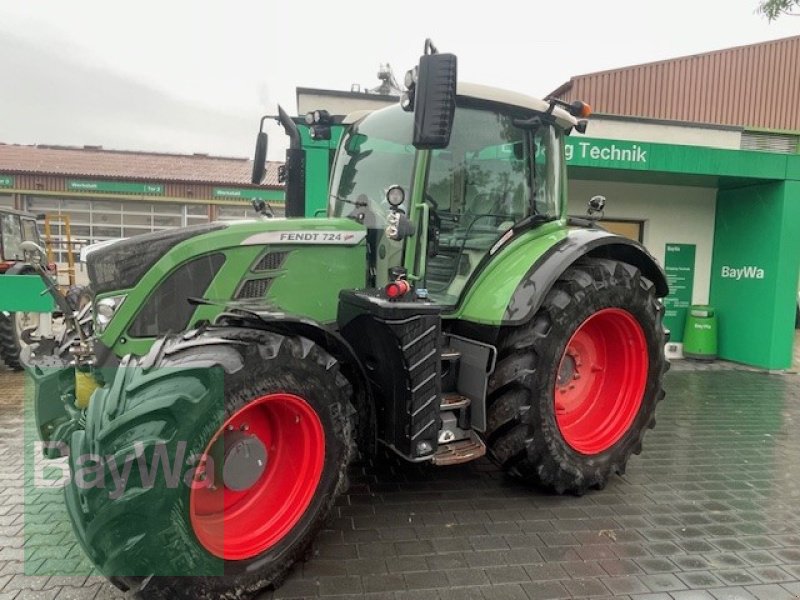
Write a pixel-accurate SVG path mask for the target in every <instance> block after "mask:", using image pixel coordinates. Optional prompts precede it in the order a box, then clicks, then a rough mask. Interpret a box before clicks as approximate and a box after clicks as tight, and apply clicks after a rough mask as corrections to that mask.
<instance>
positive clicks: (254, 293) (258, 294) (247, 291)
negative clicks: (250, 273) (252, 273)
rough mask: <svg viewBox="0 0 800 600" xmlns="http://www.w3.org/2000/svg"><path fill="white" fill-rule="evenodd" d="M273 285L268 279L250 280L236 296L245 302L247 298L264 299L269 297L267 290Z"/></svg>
mask: <svg viewBox="0 0 800 600" xmlns="http://www.w3.org/2000/svg"><path fill="white" fill-rule="evenodd" d="M271 284H272V279H271V278H269V277H267V278H264V279H249V280H248V281H245V282H244V284H243V285H242V287H240V288H239V292H238V293H237V294H236V299H237V300H244V299H246V298H263V297H264V296H266V295H267V290H269V286H270V285H271Z"/></svg>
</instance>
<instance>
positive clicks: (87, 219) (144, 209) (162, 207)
mask: <svg viewBox="0 0 800 600" xmlns="http://www.w3.org/2000/svg"><path fill="white" fill-rule="evenodd" d="M26 208H27V210H28V211H30V212H32V213H34V214H36V215H49V216H50V220H51V227H50V230H51V231H50V233H51V238H52V239H51V240H50V243H51V245H52V247H53V252H54V257H53V258H54V259H55V260H56V262H60V263H65V262H67V252H68V249H67V245H68V244H67V231H66V227H65V224H64V222H63V220H62V219H63V217H64V216H65V215H69V218H70V238H71V241H72V252H73V256H74V258H75V260H76V261H77V260H78V258H79V255H80V251H81V249H82V248H83V247H85V246H87V245H88V244H94V243H97V242H102V241H105V240H113V239H118V238H128V237H132V236H134V235H139V234H142V233H150V232H152V231H161V230H164V229H175V228H177V227H185V226H186V225H196V224H198V223H207V222H208V205H207V204H188V205H184V204H175V203H161V202H136V201H130V200H124V201H120V200H113V199H110V198H98V199H97V200H94V199H92V200H84V199H73V198H57V197H35V196H34V197H29V198H27V206H26ZM39 223H40V227H41V228H42V233H46V232H45V231H44V220H43V219H42V220H40V221H39Z"/></svg>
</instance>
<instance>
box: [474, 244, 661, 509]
mask: <svg viewBox="0 0 800 600" xmlns="http://www.w3.org/2000/svg"><path fill="white" fill-rule="evenodd" d="M663 311H664V309H663V306H662V304H661V302H659V301H658V299H657V298H656V297H655V288H654V285H653V283H652V282H651V281H649V280H648V279H646V278H645V277H643V276H642V274H641V273H640V272H639V270H638V269H637V268H636V267H634V266H632V265H629V264H626V263H622V262H619V261H614V260H607V259H590V258H585V259H582V260H581V261H579V262H578V263H576V264H575V265H573V266H571V267H569V268H568V269H567V270H566V271H565V272H564V273H563V274H562V276H561V277H560V278H559V280H558V281H557V282H556V283H555V285H554V286H553V288H552V289H551V290H550V291H549V292H548V293H547V296H546V297H545V299H544V302H543V304H542V306H541V308H540V309H539V311H538V312H537V313H536V315H535V316H534V318H533V319H532V320H531V321H530V322H529V323H527V324H526V325H523V326H520V327H516V328H509V329H507V330H505V331H504V332H503V334H502V338H501V341H500V344H499V348H498V349H499V360H498V364H497V368H496V369H495V373H494V375H493V376H492V379H491V381H490V387H489V399H488V426H487V440H488V446H489V451H490V456H491V457H492V458H493V459H494V460H495V461H496V462H497V463H498V464H499V465H500V466H501V467H502V468H503V469H505V470H506V471H507V472H508V473H510V474H511V475H513V476H516V477H518V478H521V479H523V480H525V481H528V482H531V483H536V484H539V485H541V486H544V487H545V488H549V489H552V490H554V491H555V492H557V493H565V492H570V493H575V494H582V493H584V492H585V491H587V490H588V489H590V488H602V487H604V486H605V485H606V483H607V481H608V479H609V477H610V476H611V475H613V474H616V473H618V474H622V473H624V471H625V468H626V465H627V462H628V459H629V458H630V456H631V454H638V453H639V452H641V448H642V439H643V437H644V434H645V432H646V431H647V429H649V428H652V427H653V426H654V425H655V408H656V404H657V403H658V401H660V400H661V399H662V398H663V397H664V391H663V387H662V382H663V377H664V373H665V372H666V370H667V368H668V363H667V362H666V360H665V358H664V344H665V343H666V338H665V333H664V329H663V326H662V324H661V322H662V317H663Z"/></svg>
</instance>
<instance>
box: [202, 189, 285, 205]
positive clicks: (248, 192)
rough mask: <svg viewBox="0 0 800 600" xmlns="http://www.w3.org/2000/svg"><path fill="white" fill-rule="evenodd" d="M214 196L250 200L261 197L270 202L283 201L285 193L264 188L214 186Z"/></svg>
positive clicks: (260, 198)
mask: <svg viewBox="0 0 800 600" xmlns="http://www.w3.org/2000/svg"><path fill="white" fill-rule="evenodd" d="M213 195H214V198H219V199H228V200H243V201H247V202H249V201H250V200H254V199H256V198H257V199H259V200H266V201H268V202H283V199H284V194H283V191H282V190H264V189H255V188H214V191H213Z"/></svg>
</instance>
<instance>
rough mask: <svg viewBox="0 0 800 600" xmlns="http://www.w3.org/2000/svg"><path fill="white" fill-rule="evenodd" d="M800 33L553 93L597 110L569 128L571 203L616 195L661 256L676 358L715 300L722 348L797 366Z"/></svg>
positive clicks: (734, 355) (614, 216)
mask: <svg viewBox="0 0 800 600" xmlns="http://www.w3.org/2000/svg"><path fill="white" fill-rule="evenodd" d="M798 72H800V36H796V37H792V38H787V39H782V40H774V41H770V42H765V43H761V44H753V45H750V46H742V47H738V48H729V49H724V50H719V51H715V52H709V53H705V54H699V55H693V56H686V57H680V58H675V59H671V60H666V61H660V62H656V63H649V64H644V65H635V66H632V67H624V68H621V69H613V70H610V71H604V72H601V73H590V74H587V75H580V76H576V77H572V78H571V79H570V80H569V81H567V82H566V83H564V84H563V85H562V86H560V87H559V88H558V89H556V90H555V91H554V92H553V93H552V94H551V96H552V97H557V98H560V99H563V100H566V101H573V100H576V99H581V100H584V101H586V102H588V103H589V104H591V105H592V106H593V108H594V110H595V111H596V113H597V114H596V115H595V116H594V117H593V118H592V119H591V120H590V123H589V129H588V131H587V135H586V136H580V135H576V134H573V136H571V138H570V141H569V147H568V158H569V171H570V177H571V180H572V181H571V184H570V210H571V211H572V212H574V213H577V212H579V211H580V209H581V202H583V201H584V199H585V198H587V197H588V196H589V195H592V194H602V195H605V196H606V197H607V199H608V202H607V208H606V211H605V218H606V219H607V220H609V221H611V223H610V224H609V225H610V227H611V228H613V227H615V226H616V223H617V222H621V223H625V224H627V227H628V232H629V233H633V234H635V235H638V236H639V237H640V239H641V240H642V241H643V242H644V244H645V245H646V246H647V247H648V249H649V250H650V251H651V252H652V253H653V254H654V255H655V256H656V257H657V258H658V259H659V260H660V261H661V262H662V264H663V265H664V266H665V268H666V271H667V275H668V277H669V279H670V288H671V292H670V296H669V297H668V298H667V300H666V304H667V318H666V321H667V325H668V327H669V328H670V330H671V332H672V340H673V344H671V346H673V348H674V350H675V351H676V353H677V354H678V355H679V353H680V350H681V348H680V343H681V341H682V338H683V328H684V323H685V319H686V314H687V311H688V310H689V307H690V306H691V305H693V304H711V305H712V306H714V307H715V309H716V312H717V315H718V320H719V355H720V357H721V358H725V359H729V360H733V361H737V362H741V363H745V364H748V365H754V366H758V367H762V368H765V369H787V368H790V367H791V364H792V347H793V343H794V339H795V330H794V327H795V317H796V314H797V288H798V271H800V241H798V238H800V236H798V235H797V223H799V222H800V154H799V153H800V115H798V112H797V106H798V105H800V84H798V78H797V75H796V74H797V73H798Z"/></svg>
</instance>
